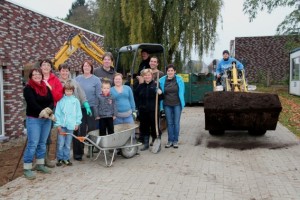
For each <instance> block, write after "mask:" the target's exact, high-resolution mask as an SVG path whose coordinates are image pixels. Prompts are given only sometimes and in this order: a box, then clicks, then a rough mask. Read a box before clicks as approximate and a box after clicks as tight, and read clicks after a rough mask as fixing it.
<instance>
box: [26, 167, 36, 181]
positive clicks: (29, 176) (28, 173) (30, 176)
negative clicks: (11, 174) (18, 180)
mask: <svg viewBox="0 0 300 200" xmlns="http://www.w3.org/2000/svg"><path fill="white" fill-rule="evenodd" d="M23 174H24V176H25V178H27V179H28V180H33V179H35V178H36V176H35V173H33V171H32V170H31V169H24V171H23Z"/></svg>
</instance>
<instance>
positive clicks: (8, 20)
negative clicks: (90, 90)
mask: <svg viewBox="0 0 300 200" xmlns="http://www.w3.org/2000/svg"><path fill="white" fill-rule="evenodd" d="M80 31H82V32H83V33H84V35H85V36H87V38H89V39H90V40H92V41H94V42H96V43H98V45H100V46H101V44H102V38H103V37H102V36H101V35H98V34H95V33H92V32H89V31H87V30H84V29H81V28H79V27H76V26H73V25H71V24H68V23H64V22H62V21H60V20H56V19H53V18H50V17H47V16H44V15H42V14H39V13H36V12H33V11H31V10H28V9H25V8H23V7H20V6H18V5H15V4H13V3H11V2H8V1H5V0H0V64H1V65H3V66H4V67H3V74H4V80H3V85H4V88H3V92H4V95H3V96H4V121H5V124H4V126H5V135H6V136H9V137H17V136H19V135H21V134H22V131H23V128H24V127H23V120H24V110H25V105H24V102H23V85H22V70H23V68H24V66H26V65H32V64H33V63H36V61H37V60H38V59H42V58H50V59H53V57H54V55H55V53H56V52H57V51H58V50H59V49H60V47H61V46H62V45H63V43H64V42H65V41H66V39H67V38H68V36H69V35H70V34H71V33H74V32H75V33H78V32H80ZM86 58H88V59H92V58H90V57H88V56H87V55H86V54H85V53H83V52H82V51H77V52H75V53H74V54H73V55H72V56H71V57H70V59H69V60H68V63H69V64H71V66H72V70H74V71H77V70H79V68H80V64H81V63H82V61H83V60H84V59H86ZM95 64H96V63H95Z"/></svg>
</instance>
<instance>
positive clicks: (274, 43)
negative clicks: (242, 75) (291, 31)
mask: <svg viewBox="0 0 300 200" xmlns="http://www.w3.org/2000/svg"><path fill="white" fill-rule="evenodd" d="M294 39H295V40H298V41H299V39H300V37H299V36H298V39H297V37H295V38H294ZM288 40H290V38H288V37H287V36H265V37H237V38H235V42H234V45H235V47H234V49H235V58H237V59H238V60H240V61H242V62H243V63H244V64H245V69H246V78H247V79H248V82H263V83H269V84H278V83H280V82H286V80H288V76H289V67H290V66H289V65H290V64H289V51H290V50H289V49H287V47H286V44H287V42H288Z"/></svg>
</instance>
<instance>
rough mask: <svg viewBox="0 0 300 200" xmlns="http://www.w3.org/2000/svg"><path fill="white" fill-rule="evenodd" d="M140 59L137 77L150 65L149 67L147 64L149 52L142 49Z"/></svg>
mask: <svg viewBox="0 0 300 200" xmlns="http://www.w3.org/2000/svg"><path fill="white" fill-rule="evenodd" d="M141 57H142V62H141V63H140V65H139V71H138V73H137V75H138V76H139V75H140V73H141V71H142V70H143V69H147V68H150V65H149V63H150V54H149V51H147V50H146V49H143V50H142V51H141Z"/></svg>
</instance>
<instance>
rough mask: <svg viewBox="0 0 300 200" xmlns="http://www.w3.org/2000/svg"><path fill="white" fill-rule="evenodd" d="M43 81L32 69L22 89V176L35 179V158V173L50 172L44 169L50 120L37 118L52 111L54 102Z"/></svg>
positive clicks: (37, 71)
mask: <svg viewBox="0 0 300 200" xmlns="http://www.w3.org/2000/svg"><path fill="white" fill-rule="evenodd" d="M42 80H43V74H42V70H41V69H36V68H35V69H32V70H31V71H30V72H29V81H28V83H27V85H26V86H25V88H24V93H23V94H24V98H25V101H26V103H27V107H26V127H27V134H28V138H27V145H26V149H25V152H24V156H23V160H24V176H25V177H26V178H27V179H35V178H36V175H35V174H34V173H33V172H32V162H33V159H34V156H35V157H36V167H35V169H36V170H37V171H40V172H42V173H46V174H49V173H51V171H50V170H49V169H48V168H47V167H45V165H44V164H45V154H46V141H47V138H48V136H49V133H50V129H51V120H50V119H48V118H39V114H40V113H41V111H42V110H44V109H46V108H47V109H49V108H50V109H53V106H54V101H53V97H52V94H51V91H50V88H48V87H47V86H46V84H45V82H44V81H42Z"/></svg>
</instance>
